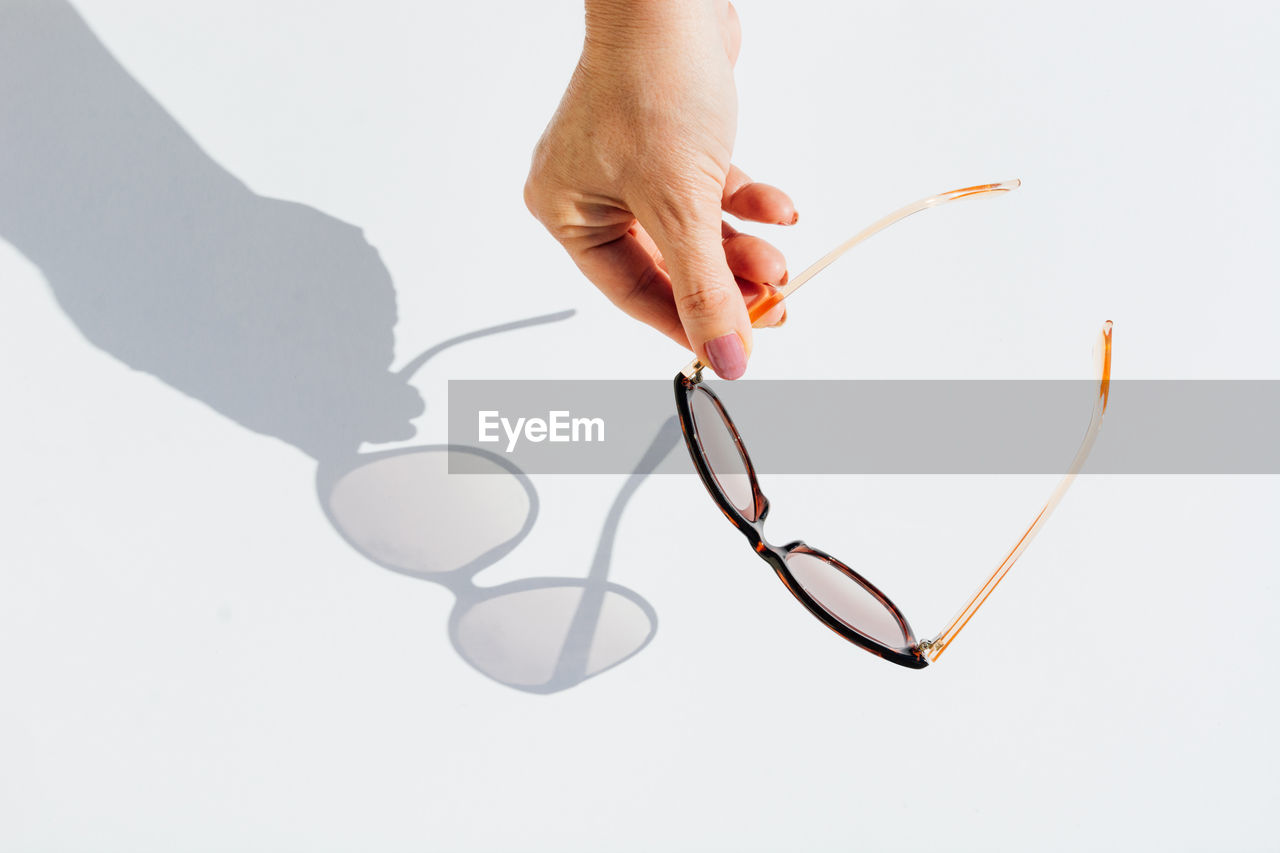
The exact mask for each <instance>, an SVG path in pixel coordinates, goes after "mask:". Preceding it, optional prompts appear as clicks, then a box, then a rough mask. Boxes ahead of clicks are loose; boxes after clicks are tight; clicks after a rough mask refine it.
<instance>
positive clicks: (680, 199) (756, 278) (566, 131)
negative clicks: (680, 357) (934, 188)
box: [525, 0, 798, 379]
mask: <svg viewBox="0 0 1280 853" xmlns="http://www.w3.org/2000/svg"><path fill="white" fill-rule="evenodd" d="M740 35H741V34H740V30H739V27H738V17H737V13H736V12H735V11H734V9H733V6H732V5H731V4H729V3H727V2H724V0H587V37H586V43H585V45H584V47H583V51H582V58H581V60H580V61H579V63H578V67H577V69H576V71H575V72H574V75H573V79H572V80H571V81H570V83H569V87H568V89H567V90H566V92H565V95H564V99H563V100H562V101H561V102H560V107H559V109H557V110H556V114H555V116H554V117H553V118H552V119H551V124H550V125H549V126H548V127H547V129H546V132H545V133H544V134H543V136H542V139H541V140H540V141H539V143H538V146H537V148H536V150H535V151H534V157H533V166H532V169H531V170H530V174H529V180H528V182H527V183H526V185H525V202H526V203H527V204H528V206H529V210H530V211H532V212H533V214H534V216H536V217H537V218H538V219H539V220H540V221H541V222H542V223H543V224H544V225H545V226H546V227H547V230H549V231H550V232H551V234H552V235H553V236H554V237H555V238H556V239H557V240H559V241H560V243H561V244H563V245H564V247H565V249H567V250H568V252H569V254H570V256H572V258H573V260H574V261H575V262H576V263H577V265H578V267H579V268H580V269H581V270H582V272H583V273H584V274H585V275H586V276H587V278H589V279H590V280H591V281H592V282H593V283H594V284H595V285H596V287H598V288H600V290H601V291H603V292H604V294H605V295H606V296H608V297H609V299H610V300H612V301H613V302H614V304H616V305H617V306H618V307H619V308H621V309H622V310H623V311H626V312H627V313H628V314H630V315H631V316H632V317H635V318H636V319H638V320H641V321H642V322H645V323H648V324H649V325H651V326H653V327H654V328H656V329H658V330H659V331H661V332H663V333H664V334H666V335H668V336H669V337H670V338H672V339H673V340H675V341H677V342H678V343H680V344H683V345H684V346H687V347H689V348H690V349H692V350H693V351H694V352H695V353H696V354H697V356H698V358H699V359H701V360H702V362H703V363H704V364H709V365H710V366H711V367H712V369H714V370H715V372H716V373H717V374H718V375H720V376H721V377H722V378H725V379H736V378H738V377H739V376H741V375H742V374H743V372H744V371H745V370H746V365H747V356H748V354H749V353H750V352H751V322H750V320H749V319H748V317H747V300H748V299H751V298H753V297H758V296H760V295H763V293H764V292H767V288H766V287H764V285H777V284H779V283H780V282H781V281H782V280H783V278H784V276H785V275H786V262H785V260H784V259H783V257H782V253H781V252H779V251H778V250H777V249H776V248H774V247H773V246H771V245H769V244H768V243H766V242H765V241H763V240H760V239H759V238H756V237H752V236H749V235H746V234H739V233H738V232H737V231H735V230H734V229H733V228H732V227H731V226H729V225H728V224H727V223H724V222H723V221H722V219H721V211H722V210H723V211H725V212H728V213H731V214H733V215H734V216H736V217H738V218H740V219H749V220H753V221H756V222H769V223H776V224H780V225H792V224H794V223H795V222H796V220H797V218H798V215H797V214H796V211H795V207H794V206H793V204H792V203H791V199H790V198H788V197H787V195H786V194H785V193H784V192H782V191H781V190H779V189H776V188H774V187H770V186H768V185H766V184H757V183H753V182H752V181H751V179H750V178H749V177H747V175H746V174H744V173H743V172H742V170H741V169H739V168H737V167H736V166H734V165H732V163H731V162H730V156H731V154H732V152H733V141H734V134H735V132H736V129H737V92H736V90H735V88H734V82H733V64H734V62H735V60H736V59H737V56H738V46H739V42H740ZM784 311H785V309H784V308H783V307H782V306H778V307H775V308H774V309H773V310H772V311H771V312H770V315H769V316H767V317H766V318H765V321H764V322H765V323H766V324H768V323H770V322H771V321H772V322H773V323H777V322H780V321H781V319H782V317H783V314H784Z"/></svg>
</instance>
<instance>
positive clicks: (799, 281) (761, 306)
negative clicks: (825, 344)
mask: <svg viewBox="0 0 1280 853" xmlns="http://www.w3.org/2000/svg"><path fill="white" fill-rule="evenodd" d="M1020 186H1022V181H1020V180H1018V179H1017V178H1015V179H1014V180H1012V181H1000V182H999V183H994V184H978V185H976V186H972V187H964V188H962V189H958V190H951V191H950V192H945V193H939V194H938V195H933V196H929V197H928V198H922V199H920V200H919V201H914V202H912V203H911V204H908V205H906V206H904V207H900V208H898V209H897V210H895V211H894V212H893V213H890V214H888V215H887V216H884V217H881V218H880V219H878V220H876V221H875V222H873V223H871V224H870V225H868V226H867V227H866V228H863V229H862V230H861V231H859V232H858V233H857V234H854V235H853V236H852V237H850V238H849V239H848V240H845V241H844V242H843V243H841V244H840V245H839V246H836V247H835V248H834V249H832V250H831V251H830V252H827V253H826V254H825V255H823V256H822V257H821V258H819V259H818V260H817V261H816V262H815V263H813V264H810V265H809V267H808V268H807V269H806V270H805V271H804V272H802V273H800V275H798V276H796V277H795V278H793V279H790V280H789V281H787V282H786V283H785V284H781V285H779V286H777V287H775V288H773V292H772V293H770V294H768V295H767V296H765V297H764V298H762V299H760V300H759V301H757V302H755V303H753V304H752V305H750V306H749V308H748V316H749V317H750V319H751V325H752V326H753V327H755V326H756V325H757V324H758V323H759V322H760V320H761V319H762V318H763V317H764V315H765V314H768V313H769V311H770V309H772V308H773V307H774V306H776V305H778V304H779V303H780V302H782V300H784V299H786V298H787V297H788V296H790V295H791V294H793V293H795V292H796V291H797V290H799V289H800V287H801V285H803V284H804V283H805V282H807V281H808V280H809V279H811V278H813V277H814V276H815V275H817V274H818V273H820V272H822V271H823V270H824V269H826V268H827V267H829V266H831V265H832V264H833V263H835V262H836V261H837V260H838V259H839V258H840V257H841V256H842V255H844V254H845V253H846V252H848V251H849V250H850V249H852V248H853V247H854V246H856V245H858V244H859V243H862V242H864V241H866V240H869V239H871V238H872V237H874V236H875V235H877V234H879V233H880V232H881V231H883V230H884V229H886V228H888V227H889V226H890V225H894V224H895V223H898V222H901V221H902V220H904V219H906V218H907V217H908V216H911V215H912V214H916V213H919V212H920V211H922V210H928V209H929V208H931V207H938V206H939V205H943V204H946V203H947V202H949V201H959V200H960V199H962V198H974V197H976V196H985V195H993V194H994V195H1000V194H1003V193H1007V192H1010V191H1012V190H1016V189H1017V188H1018V187H1020ZM705 366H706V365H704V364H703V363H702V362H701V361H699V360H698V359H696V358H695V359H694V360H693V361H691V362H689V363H688V364H686V365H685V366H684V368H682V369H681V371H680V372H681V373H683V374H684V377H685V378H686V379H692V378H693V376H694V374H695V373H697V372H698V371H699V370H701V369H702V368H703V367H705Z"/></svg>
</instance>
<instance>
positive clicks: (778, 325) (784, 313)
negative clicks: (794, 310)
mask: <svg viewBox="0 0 1280 853" xmlns="http://www.w3.org/2000/svg"><path fill="white" fill-rule="evenodd" d="M786 322H787V309H786V308H783V309H782V319H781V320H779V321H778V322H776V323H774V324H773V328H775V329H781V328H782V326H783V324H784V323H786Z"/></svg>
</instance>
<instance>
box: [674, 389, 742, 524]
mask: <svg viewBox="0 0 1280 853" xmlns="http://www.w3.org/2000/svg"><path fill="white" fill-rule="evenodd" d="M690 408H691V409H692V410H693V422H694V426H695V427H696V428H697V430H698V443H699V444H701V445H702V454H703V457H704V458H705V459H706V460H707V465H708V466H709V467H710V468H711V473H712V474H713V475H714V476H715V479H716V483H717V484H718V485H719V486H720V491H721V492H722V493H723V494H724V496H725V498H727V499H728V501H729V503H731V504H733V506H734V507H735V508H736V509H737V510H738V512H741V513H742V514H743V515H744V516H745V517H746V519H747V520H748V521H755V520H756V519H755V494H754V492H753V491H752V488H751V475H750V474H748V473H747V462H746V460H745V459H744V458H743V456H742V451H741V450H739V449H738V445H737V442H735V441H734V440H733V433H732V432H731V431H730V429H729V425H728V424H726V423H725V421H724V416H723V415H721V414H720V409H719V408H718V407H717V406H716V404H715V400H714V399H712V397H711V395H710V394H708V393H707V392H705V391H703V390H702V389H701V388H698V389H695V390H694V392H693V399H692V400H691V401H690Z"/></svg>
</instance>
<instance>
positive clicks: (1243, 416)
mask: <svg viewBox="0 0 1280 853" xmlns="http://www.w3.org/2000/svg"><path fill="white" fill-rule="evenodd" d="M707 384H708V386H709V387H710V388H712V389H713V390H714V391H715V392H716V394H717V395H719V397H720V399H721V400H722V402H723V403H724V405H725V408H726V409H727V410H728V412H729V414H730V416H731V417H732V418H733V421H734V423H735V424H736V426H737V428H738V430H739V432H740V433H741V435H742V439H743V442H744V444H745V445H746V447H747V450H748V452H749V453H750V455H751V460H752V463H753V464H754V465H755V466H756V470H757V471H758V472H759V473H761V474H802V475H819V474H965V475H973V474H1060V473H1062V472H1063V471H1065V470H1066V468H1067V466H1068V465H1069V464H1070V462H1071V459H1072V457H1073V456H1074V454H1075V452H1076V449H1077V448H1078V447H1079V444H1080V440H1081V438H1082V437H1083V435H1084V431H1085V427H1086V426H1087V425H1088V422H1089V416H1090V414H1091V412H1092V410H1093V400H1094V399H1095V398H1096V396H1097V391H1098V383H1097V382H1096V381H1017V380H1010V381H1001V380H991V381H986V380H972V381H970V380H959V381H952V380H945V381H944V380H911V381H898V380H893V381H877V380H839V381H826V380H796V381H790V380H777V381H773V380H758V381H738V382H732V383H730V382H715V381H712V382H709V383H707ZM675 411H676V409H675V401H674V391H673V387H672V383H671V381H670V380H665V381H657V380H653V381H651V380H643V381H640V380H633V381H609V380H539V381H522V380H453V381H450V382H449V443H450V444H458V445H465V446H469V447H476V448H480V449H481V450H483V451H488V453H491V454H493V455H494V456H496V457H499V458H501V459H502V460H505V461H506V462H508V463H510V464H511V465H514V466H515V467H517V468H519V469H521V470H523V471H524V472H525V473H529V474H625V473H629V472H630V471H632V470H633V469H634V467H635V465H636V462H637V460H639V459H640V457H641V456H642V455H643V454H644V452H645V449H646V448H647V447H648V446H649V445H650V443H651V442H652V441H653V438H654V436H655V434H656V433H657V432H658V430H659V428H660V427H661V425H662V423H663V422H664V421H665V420H667V419H668V418H670V417H672V416H673V415H674V414H675ZM1277 435H1280V381H1271V380H1131V381H1113V382H1112V383H1111V393H1110V404H1109V407H1108V409H1107V414H1106V417H1105V419H1104V421H1103V426H1102V432H1101V434H1100V436H1099V438H1098V442H1097V444H1096V446H1095V447H1094V450H1093V453H1092V455H1091V456H1090V457H1089V461H1088V463H1087V464H1086V465H1085V468H1084V473H1086V474H1280V442H1277ZM481 459H482V457H479V456H477V455H475V454H470V453H468V454H455V455H454V457H453V458H452V460H451V463H450V471H451V472H454V473H465V472H477V471H483V472H486V473H489V472H494V471H495V470H498V469H495V468H494V466H492V465H490V464H477V462H478V460H481ZM691 470H692V469H691V466H690V464H689V459H688V454H687V453H686V452H685V450H684V448H683V447H680V448H678V449H676V450H674V451H673V452H671V453H669V454H668V455H667V457H666V458H665V459H664V460H663V462H662V463H661V465H659V467H658V469H657V470H656V472H655V473H659V474H672V473H688V472H689V471H691Z"/></svg>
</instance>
